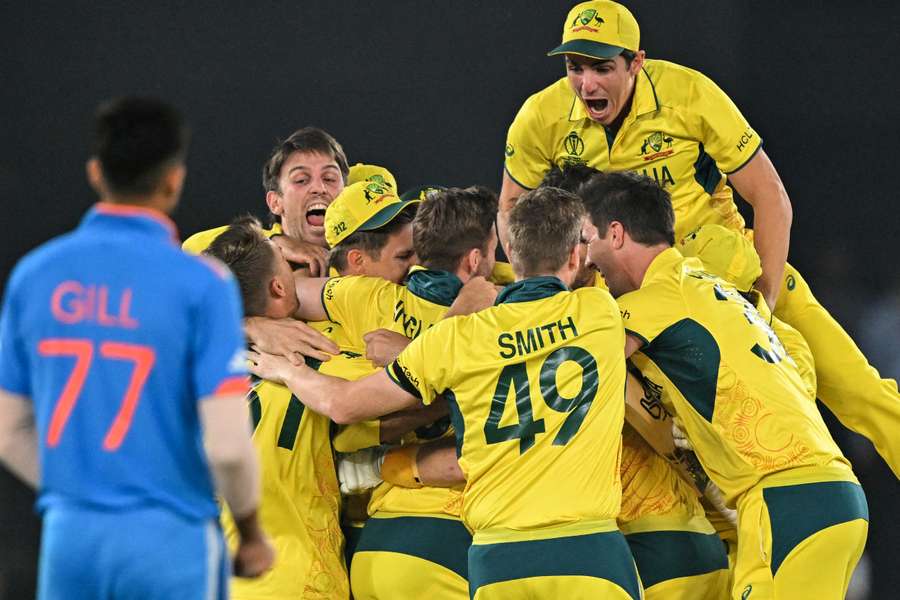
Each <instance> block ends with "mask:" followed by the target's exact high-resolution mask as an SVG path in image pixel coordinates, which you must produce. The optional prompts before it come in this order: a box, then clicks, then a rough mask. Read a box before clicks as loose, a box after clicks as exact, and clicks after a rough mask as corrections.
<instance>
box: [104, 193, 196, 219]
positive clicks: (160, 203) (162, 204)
mask: <svg viewBox="0 0 900 600" xmlns="http://www.w3.org/2000/svg"><path fill="white" fill-rule="evenodd" d="M100 202H106V203H109V204H117V205H119V206H135V207H138V208H144V209H148V210H153V211H156V212H159V213H162V214H163V215H165V216H167V217H168V216H169V215H171V214H172V211H173V210H175V206H176V205H177V204H178V201H177V200H173V199H172V198H169V197H166V196H164V195H163V194H152V195H126V194H111V193H108V194H103V195H102V196H101V197H100Z"/></svg>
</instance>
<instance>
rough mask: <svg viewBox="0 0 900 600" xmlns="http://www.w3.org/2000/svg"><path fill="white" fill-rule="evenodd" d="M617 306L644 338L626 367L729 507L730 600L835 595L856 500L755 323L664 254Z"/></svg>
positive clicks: (858, 546)
mask: <svg viewBox="0 0 900 600" xmlns="http://www.w3.org/2000/svg"><path fill="white" fill-rule="evenodd" d="M618 300H619V307H620V309H621V311H622V317H623V320H624V322H625V328H626V331H627V332H628V333H629V334H630V335H633V336H635V337H636V338H638V339H640V340H641V341H642V342H643V345H642V347H641V349H640V351H639V352H636V353H635V354H634V355H633V356H632V360H633V361H634V363H635V365H636V366H637V367H638V368H639V369H640V370H641V372H642V374H643V375H644V377H646V378H647V379H648V380H649V381H651V382H653V383H654V384H655V385H657V386H661V387H662V388H663V394H662V399H663V402H664V403H665V404H666V408H667V409H668V410H670V411H671V412H673V413H674V414H677V415H678V416H679V417H680V418H681V420H682V422H683V424H684V429H685V431H686V432H687V434H688V436H689V437H690V439H691V442H692V443H693V445H694V448H695V451H696V453H697V456H698V458H699V459H700V462H701V463H702V464H703V467H704V469H705V471H706V473H707V474H708V475H709V477H710V479H712V481H713V482H714V483H715V484H716V485H717V486H719V488H720V489H721V490H722V492H723V494H724V497H725V499H726V502H727V503H728V504H729V506H735V507H736V508H737V510H738V515H739V517H738V519H739V521H738V539H739V540H740V544H739V546H738V554H737V561H736V564H735V573H734V588H733V592H732V593H733V595H734V597H736V598H738V597H740V595H741V594H742V593H744V592H745V590H746V589H747V588H748V587H749V588H751V589H752V594H753V596H752V597H753V598H766V597H784V598H800V597H816V598H832V597H833V598H837V597H841V598H842V597H843V592H844V591H845V590H846V587H847V584H848V583H849V577H850V574H851V573H852V570H853V566H854V565H855V563H856V562H857V561H858V559H859V556H860V555H861V554H862V550H863V546H864V544H865V539H866V532H867V529H868V511H867V508H866V501H865V496H864V495H863V492H862V488H861V487H860V486H859V484H858V482H857V480H856V477H855V476H854V474H853V471H852V470H851V468H850V464H849V463H848V462H847V460H846V459H845V458H844V457H843V455H842V454H841V452H840V450H839V449H838V447H837V445H836V444H835V443H834V440H832V439H831V436H830V434H829V433H828V429H827V428H826V427H825V424H824V422H823V421H822V418H821V416H820V415H819V413H818V410H817V408H816V406H815V403H813V402H811V401H810V399H809V397H808V395H807V390H806V386H805V384H804V382H803V380H802V378H801V376H800V374H799V372H798V369H797V366H796V365H795V364H794V361H793V359H791V358H790V357H789V356H788V355H787V354H786V353H785V350H784V347H783V346H782V344H781V342H780V341H779V339H778V338H777V336H776V335H775V333H774V332H773V331H772V329H771V328H770V327H769V326H768V324H767V323H766V321H765V319H763V318H762V317H761V316H760V314H759V313H758V312H757V310H756V309H755V308H754V307H753V306H752V305H751V304H750V303H749V302H747V301H746V300H745V299H744V298H743V297H742V296H741V295H740V294H739V293H738V292H737V291H736V290H735V289H734V288H733V287H732V286H730V285H729V284H727V283H725V282H724V281H723V280H721V279H718V278H715V277H713V276H710V275H708V274H707V273H704V272H703V271H702V264H701V263H700V262H699V261H697V260H696V259H685V258H684V257H682V255H681V254H680V253H679V252H678V250H676V249H674V248H669V249H667V250H665V251H663V252H662V253H660V254H659V256H657V257H656V258H655V259H654V260H653V262H652V263H651V264H650V266H649V268H648V269H647V272H646V274H645V275H644V279H643V283H642V286H641V288H640V289H638V290H635V291H633V292H630V293H628V294H624V295H622V296H621V297H620V298H619V299H618ZM823 565H828V566H833V567H834V568H829V569H823Z"/></svg>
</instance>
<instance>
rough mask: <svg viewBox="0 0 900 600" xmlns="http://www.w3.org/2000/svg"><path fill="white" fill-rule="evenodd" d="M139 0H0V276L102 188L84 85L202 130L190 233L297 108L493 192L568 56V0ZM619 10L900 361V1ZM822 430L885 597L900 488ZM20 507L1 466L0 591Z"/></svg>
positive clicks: (253, 185)
mask: <svg viewBox="0 0 900 600" xmlns="http://www.w3.org/2000/svg"><path fill="white" fill-rule="evenodd" d="M146 4H147V5H141V4H138V3H123V2H120V1H115V2H113V1H108V0H107V1H104V0H98V1H95V2H91V3H80V2H69V3H62V2H49V3H35V2H29V3H27V4H26V3H24V2H21V1H14V2H13V3H6V4H4V6H3V7H2V8H0V36H2V37H0V39H2V40H3V47H2V48H3V49H2V52H0V82H2V85H0V115H2V116H0V141H2V142H0V198H2V200H3V233H4V241H3V243H2V252H0V278H2V280H3V281H5V280H6V277H7V275H8V272H9V269H10V268H11V267H12V265H13V264H14V262H15V261H16V260H17V259H18V258H19V257H20V256H21V255H22V254H23V253H24V252H26V251H27V250H29V249H31V248H33V247H34V246H35V245H37V244H39V243H41V242H43V241H45V240H46V239H48V238H50V237H52V236H54V235H57V234H59V233H61V232H63V231H65V230H66V229H69V228H71V227H72V226H74V225H75V224H76V223H77V221H78V219H79V218H80V215H81V214H82V213H83V212H84V211H85V210H86V209H87V208H88V207H89V206H90V205H91V203H92V202H93V201H94V198H93V195H92V193H91V191H90V190H89V188H88V186H87V184H86V183H85V178H84V175H83V173H84V161H85V159H86V157H87V142H86V140H87V136H88V132H89V127H90V122H91V115H92V112H93V110H94V108H95V106H96V104H97V103H98V101H100V100H101V99H104V98H108V97H110V96H114V95H120V94H125V93H142V94H152V95H156V96H159V97H161V98H164V99H167V100H169V101H171V102H173V103H174V104H176V105H177V106H178V107H180V108H181V109H182V110H183V111H184V112H185V113H186V114H187V116H188V119H189V120H190V122H191V124H192V126H193V132H194V142H193V145H192V148H191V154H190V158H189V161H188V166H189V176H188V183H187V185H186V187H185V193H184V197H183V200H182V205H181V207H180V208H179V209H178V212H177V213H176V215H175V219H176V221H177V223H178V225H179V227H180V229H181V231H182V233H183V235H184V236H185V237H186V236H187V235H189V234H191V233H193V232H195V231H197V230H199V229H204V228H207V227H211V226H215V225H220V224H224V223H226V222H228V221H229V220H230V218H231V217H233V216H234V215H235V214H236V213H238V212H241V211H248V210H252V211H255V212H257V213H258V214H260V215H261V216H262V215H264V214H265V211H264V201H263V192H262V187H261V184H260V168H261V165H262V163H263V162H264V161H265V159H266V157H267V155H268V152H269V150H270V148H271V147H272V145H273V144H274V143H275V141H276V139H277V138H279V137H286V136H287V135H288V134H289V133H290V132H291V131H293V130H294V129H296V128H298V127H300V126H303V125H309V124H314V125H318V126H320V127H323V128H325V129H326V130H328V131H329V132H331V133H332V134H333V135H334V136H335V137H337V139H338V140H340V141H341V142H342V144H343V145H344V148H345V150H346V151H347V154H348V156H349V158H350V161H351V163H353V162H357V161H362V162H369V163H375V164H381V165H385V166H387V167H389V168H390V169H391V170H392V171H393V173H394V174H395V175H396V177H397V180H398V181H399V183H400V188H401V190H402V189H405V188H408V187H412V186H413V185H415V184H419V183H425V182H427V183H443V184H448V185H469V184H472V183H481V184H486V185H488V186H491V187H494V188H495V189H496V188H498V187H499V181H500V172H501V166H502V158H503V146H504V139H505V133H506V129H507V127H508V125H509V123H510V121H511V120H512V118H513V116H514V115H515V113H516V111H517V110H518V107H519V105H520V104H521V102H522V101H523V100H524V99H525V98H526V97H527V96H528V95H529V94H530V93H533V92H535V91H537V90H538V89H540V88H542V87H544V86H546V85H548V84H549V83H551V82H552V81H553V80H555V79H556V78H557V77H560V76H562V75H563V67H562V61H561V60H560V59H558V58H546V57H545V56H544V54H545V53H546V51H547V50H548V49H550V48H551V47H553V46H555V45H556V44H557V43H558V40H559V36H560V32H561V28H562V22H563V19H564V17H565V14H566V12H567V10H568V8H569V4H568V3H565V2H563V3H555V2H546V1H541V2H539V1H529V2H524V1H520V2H484V3H476V2H471V3H466V2H423V1H419V2H412V1H391V2H382V3H377V2H346V1H343V2H342V1H334V2H303V1H300V2H298V1H293V2H285V1H280V2H279V1H273V2H264V3H246V4H243V5H240V6H239V5H236V4H235V3H222V2H191V3H183V2H173V1H157V2H151V3H146ZM233 4H234V5H233ZM629 6H630V7H631V9H632V11H633V12H634V14H635V16H636V17H637V18H638V21H639V22H640V23H641V27H642V36H641V45H642V47H643V48H644V49H646V50H647V54H648V56H649V57H651V58H665V59H668V60H672V61H674V62H678V63H681V64H684V65H686V66H690V67H693V68H696V69H698V70H700V71H702V72H704V73H705V74H707V75H709V76H710V77H711V78H713V79H714V80H715V81H717V82H718V83H719V85H720V86H721V87H722V88H723V89H724V90H725V91H726V92H728V94H729V95H730V96H731V97H732V99H733V100H734V101H735V103H736V104H737V105H738V106H739V107H740V108H741V110H742V111H743V112H744V114H745V115H746V116H747V118H748V119H749V120H750V122H751V124H753V126H754V127H755V128H756V130H757V131H758V132H759V133H760V134H761V135H762V137H763V140H764V144H765V148H766V151H767V152H768V153H769V155H770V156H771V157H772V160H773V161H774V163H775V165H776V167H777V168H778V170H779V172H780V174H781V177H782V179H783V180H784V182H785V185H786V187H787V189H788V192H789V193H790V196H791V199H792V201H793V205H794V225H793V233H792V240H791V254H790V260H791V261H792V262H793V263H794V264H795V265H796V266H797V267H798V268H799V269H800V270H801V272H803V273H804V274H805V275H806V277H807V279H809V280H810V283H811V285H812V287H813V289H814V290H815V292H816V294H817V296H818V297H819V299H820V300H822V302H823V304H825V305H826V307H828V308H829V309H830V310H832V312H833V314H835V315H836V316H837V317H838V319H839V320H840V321H841V322H842V323H844V325H845V326H846V327H847V328H848V330H850V331H851V332H852V333H854V336H855V337H856V339H857V340H858V341H859V342H860V343H861V345H862V346H863V347H864V349H865V350H866V351H867V353H869V355H870V356H871V357H873V360H874V361H875V363H876V366H879V367H880V368H881V369H882V370H883V371H885V372H886V373H888V374H891V375H892V376H894V377H896V376H898V374H900V373H898V372H897V371H898V370H900V364H898V363H900V361H898V359H897V355H898V352H900V347H898V345H897V344H898V343H897V341H896V340H897V337H898V336H900V322H898V320H900V317H897V315H900V292H898V290H900V275H898V269H897V266H896V263H897V252H896V251H895V250H894V247H895V244H896V242H897V239H898V238H900V219H898V217H897V214H896V211H895V208H894V204H895V198H896V196H897V192H896V182H897V178H898V169H897V167H896V163H897V160H898V153H897V151H896V148H897V146H898V144H900V103H898V102H897V101H896V96H897V92H898V85H897V83H896V79H897V76H898V71H897V67H896V64H895V60H896V57H897V56H900V7H898V4H897V3H896V2H856V3H847V2H834V1H829V0H825V1H824V2H822V1H820V2H815V3H813V2H785V1H781V2H770V1H757V2H743V1H742V2H729V1H723V0H717V1H714V0H703V1H697V0H691V1H683V2H661V1H659V0H656V1H651V0H641V1H634V2H630V3H629ZM891 328H893V329H891ZM866 332H874V333H872V334H868V335H867V333H866ZM891 332H893V333H895V334H897V335H896V336H894V335H886V334H888V333H891ZM867 340H868V342H867ZM873 340H874V341H873ZM876 356H878V357H881V358H879V359H876V358H875V357H876ZM879 361H880V362H879ZM892 369H893V370H892ZM832 424H833V423H832ZM834 430H835V435H836V437H837V438H838V439H839V441H840V442H841V445H842V447H843V448H844V450H845V452H846V453H847V454H848V455H849V456H850V457H851V459H852V460H853V461H854V466H855V467H856V470H857V472H858V473H859V475H860V478H861V479H862V481H863V483H864V485H865V487H866V491H867V493H868V496H869V502H870V509H871V518H872V520H871V530H870V535H869V544H868V556H869V559H870V563H869V567H870V572H871V582H870V593H871V597H893V596H894V595H895V594H896V590H897V589H898V588H900V575H898V572H897V566H898V559H897V551H898V550H900V525H898V524H897V523H896V522H895V516H894V514H893V511H892V509H894V508H896V507H897V506H898V505H900V502H898V501H900V485H898V482H897V480H896V479H894V478H893V477H892V476H891V474H890V472H889V471H888V470H887V468H886V467H885V466H884V464H883V463H882V462H881V460H880V459H879V458H878V457H877V456H875V455H874V454H873V452H872V450H871V446H870V445H869V444H868V443H867V442H866V441H865V440H862V439H861V438H859V437H858V436H855V435H852V434H849V433H847V432H846V431H845V430H842V429H841V428H840V427H839V426H836V427H835V428H834ZM897 435H900V432H897ZM29 502H30V498H29V496H28V493H27V492H25V491H24V490H22V489H21V488H20V487H19V486H18V484H15V483H13V482H12V481H11V480H10V479H9V478H8V477H6V476H5V474H2V473H0V598H19V597H22V598H24V597H28V596H27V595H28V592H27V588H28V586H29V585H31V582H32V578H33V576H34V575H33V570H32V569H31V565H32V563H33V552H34V549H35V547H36V535H37V534H36V527H37V525H36V519H35V518H32V517H31V515H30V512H29V508H28V503H29ZM862 597H865V596H862Z"/></svg>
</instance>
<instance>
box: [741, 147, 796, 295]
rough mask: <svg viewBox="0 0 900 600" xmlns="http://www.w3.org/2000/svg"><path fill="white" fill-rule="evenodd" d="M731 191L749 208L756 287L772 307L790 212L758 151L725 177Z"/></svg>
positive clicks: (785, 249) (780, 186)
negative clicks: (756, 267)
mask: <svg viewBox="0 0 900 600" xmlns="http://www.w3.org/2000/svg"><path fill="white" fill-rule="evenodd" d="M729 180H730V181H731V183H732V185H733V186H734V188H735V189H736V190H737V191H738V193H740V195H741V196H742V197H743V198H744V199H745V200H746V201H747V202H748V203H750V205H751V206H753V240H754V245H755V246H756V251H757V253H758V254H759V259H760V262H761V263H762V271H763V272H762V276H760V278H759V280H758V281H757V282H756V288H757V289H758V290H759V291H760V292H762V294H763V296H764V297H765V299H766V304H768V305H769V306H770V307H774V306H775V302H776V300H778V292H779V290H780V289H781V279H782V277H783V276H784V264H785V262H787V255H788V248H789V246H790V240H791V223H792V221H793V215H794V213H793V209H792V207H791V200H790V198H789V197H788V195H787V191H786V190H785V189H784V184H783V183H782V181H781V177H779V175H778V171H776V170H775V166H774V165H773V164H772V161H771V160H769V157H768V156H767V155H766V153H765V152H764V151H763V150H762V149H760V151H759V152H758V153H757V154H756V156H754V157H753V158H752V159H751V160H750V162H749V163H747V164H746V165H745V166H744V167H743V168H741V169H740V170H739V171H737V172H736V173H733V174H731V175H730V176H729Z"/></svg>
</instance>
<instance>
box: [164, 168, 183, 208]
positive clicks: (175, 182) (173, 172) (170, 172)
mask: <svg viewBox="0 0 900 600" xmlns="http://www.w3.org/2000/svg"><path fill="white" fill-rule="evenodd" d="M186 175H187V167H185V166H184V165H183V164H182V163H178V164H175V165H172V166H171V167H169V168H168V169H166V171H165V172H164V173H163V176H162V181H160V192H162V194H163V195H164V196H165V197H166V198H173V199H177V198H179V197H180V196H181V189H182V188H183V187H184V178H185V176H186Z"/></svg>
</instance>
